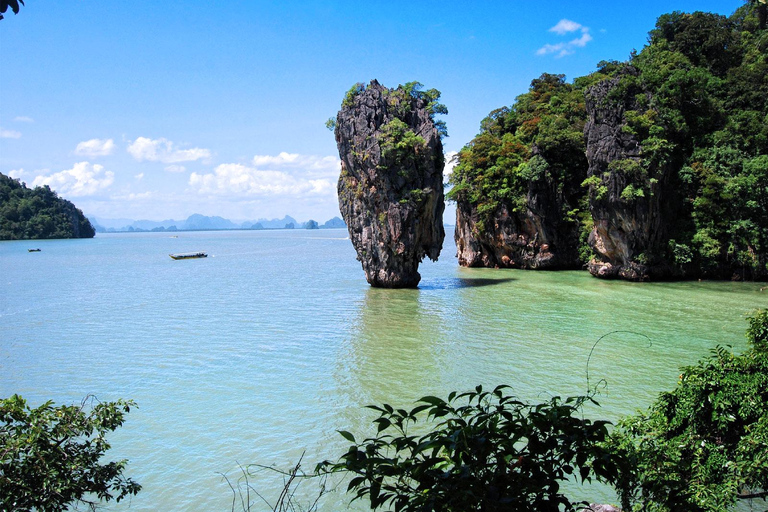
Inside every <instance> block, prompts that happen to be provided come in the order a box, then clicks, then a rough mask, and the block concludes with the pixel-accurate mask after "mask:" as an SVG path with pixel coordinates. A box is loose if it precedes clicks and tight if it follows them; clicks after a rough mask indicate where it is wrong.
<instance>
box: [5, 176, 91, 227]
mask: <svg viewBox="0 0 768 512" xmlns="http://www.w3.org/2000/svg"><path fill="white" fill-rule="evenodd" d="M95 234H96V232H95V231H94V229H93V226H92V225H91V223H90V221H89V220H88V219H87V218H85V216H84V215H83V212H81V211H80V210H79V209H78V208H77V207H75V205H74V204H72V203H71V202H69V201H67V200H66V199H62V198H60V197H59V196H58V195H57V194H56V192H54V191H53V190H51V189H50V188H49V187H48V186H47V185H44V186H42V187H36V188H34V189H30V188H27V187H26V186H25V185H24V184H23V183H19V181H18V180H15V179H13V178H10V177H8V176H5V175H4V174H0V240H33V239H45V238H92V237H93V236H94V235H95Z"/></svg>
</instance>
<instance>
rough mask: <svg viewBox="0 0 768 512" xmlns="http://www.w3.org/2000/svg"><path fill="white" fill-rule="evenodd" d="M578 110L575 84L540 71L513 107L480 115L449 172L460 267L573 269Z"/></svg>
mask: <svg viewBox="0 0 768 512" xmlns="http://www.w3.org/2000/svg"><path fill="white" fill-rule="evenodd" d="M583 109H584V96H583V92H582V91H581V87H580V86H579V85H572V84H567V83H566V82H565V80H564V76H563V75H548V74H544V75H542V76H541V77H540V78H538V79H536V80H533V82H532V83H531V88H530V90H529V92H528V93H526V94H524V95H521V96H520V97H518V101H517V102H516V104H515V105H514V106H513V107H511V108H502V109H498V110H495V111H494V112H492V113H491V114H490V115H489V116H488V117H487V118H486V119H484V120H483V122H482V124H481V127H482V131H481V132H480V133H479V134H478V135H477V136H476V137H475V138H474V139H473V140H472V142H471V143H469V144H468V145H466V146H465V147H464V148H463V149H462V150H461V151H460V152H459V154H458V157H457V158H458V163H457V165H456V168H455V169H454V173H453V175H452V177H451V182H452V183H453V185H454V187H453V189H452V190H451V192H450V194H449V197H450V198H451V199H454V200H455V201H456V231H455V235H454V236H455V239H456V247H457V256H458V258H459V264H460V265H462V266H467V267H478V266H482V267H500V268H524V269H569V268H570V269H572V268H579V267H580V266H581V263H580V259H579V238H580V234H581V231H582V226H581V220H580V213H581V210H583V209H585V208H584V207H583V206H582V205H580V201H581V199H582V196H584V192H583V190H582V188H581V182H582V181H583V180H584V179H585V178H586V170H587V161H586V158H585V156H584V141H583V138H582V132H583V128H584V119H583ZM580 209H581V210H580Z"/></svg>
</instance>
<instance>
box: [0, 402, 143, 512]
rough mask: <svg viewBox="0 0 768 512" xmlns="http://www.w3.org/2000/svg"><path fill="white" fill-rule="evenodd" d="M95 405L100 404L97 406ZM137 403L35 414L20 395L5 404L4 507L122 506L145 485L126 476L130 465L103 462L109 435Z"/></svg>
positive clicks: (49, 406)
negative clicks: (114, 503) (107, 503)
mask: <svg viewBox="0 0 768 512" xmlns="http://www.w3.org/2000/svg"><path fill="white" fill-rule="evenodd" d="M94 403H95V405H94ZM131 407H135V404H134V402H132V401H130V400H129V401H124V400H118V401H116V402H106V403H100V402H96V401H95V398H94V397H89V398H87V399H86V400H84V401H83V403H82V404H81V405H80V406H74V405H62V406H54V405H53V403H52V402H50V401H49V402H46V403H44V404H43V405H41V406H40V407H37V408H35V409H31V408H30V407H29V406H28V405H27V402H26V400H24V399H23V398H22V397H20V396H19V395H13V396H12V397H10V398H7V399H2V400H0V505H1V506H0V508H2V509H3V510H8V511H19V512H21V511H31V510H40V511H45V512H63V511H66V510H69V507H70V505H73V504H76V503H84V504H86V505H88V506H90V508H91V509H93V510H95V507H96V503H97V502H98V501H101V500H103V501H110V500H112V499H115V500H116V501H120V500H122V499H123V498H125V497H126V496H129V495H135V494H136V493H137V492H139V490H140V489H141V486H140V485H139V484H138V483H136V482H135V481H133V480H132V479H130V478H127V477H125V476H124V475H123V471H124V470H125V467H126V464H127V461H126V460H121V461H117V462H107V463H101V462H100V459H101V458H102V456H103V455H104V453H105V452H106V451H107V450H109V448H110V445H109V443H108V442H107V439H106V435H107V433H108V432H112V431H114V430H115V429H117V428H118V427H119V426H121V425H122V424H123V421H124V419H125V414H126V413H128V412H129V411H130V408H131Z"/></svg>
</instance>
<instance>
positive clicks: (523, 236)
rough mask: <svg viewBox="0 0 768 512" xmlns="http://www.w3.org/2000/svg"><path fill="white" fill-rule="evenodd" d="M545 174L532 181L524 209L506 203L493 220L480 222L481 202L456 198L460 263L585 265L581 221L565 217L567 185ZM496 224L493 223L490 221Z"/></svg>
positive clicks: (532, 266) (541, 266) (530, 266)
mask: <svg viewBox="0 0 768 512" xmlns="http://www.w3.org/2000/svg"><path fill="white" fill-rule="evenodd" d="M552 185H553V184H551V183H548V182H547V181H546V180H540V181H533V182H531V183H530V184H529V189H528V195H527V197H526V207H525V210H524V211H523V212H514V211H510V210H511V209H510V206H509V205H507V204H502V205H501V206H500V207H499V208H497V210H496V211H495V213H494V215H493V216H492V220H491V222H490V223H487V224H486V223H479V215H478V211H477V207H476V206H475V205H472V204H471V203H470V202H468V201H463V200H459V201H457V202H456V231H455V234H454V237H455V240H456V251H457V256H458V258H459V265H461V266H465V267H498V268H523V269H575V268H579V267H580V263H579V254H578V237H579V233H578V225H577V224H576V223H573V222H568V221H567V220H566V219H564V218H563V215H562V209H563V208H562V207H563V204H564V201H565V198H564V197H563V193H562V191H560V192H558V190H557V187H553V186H552ZM488 224H491V225H488Z"/></svg>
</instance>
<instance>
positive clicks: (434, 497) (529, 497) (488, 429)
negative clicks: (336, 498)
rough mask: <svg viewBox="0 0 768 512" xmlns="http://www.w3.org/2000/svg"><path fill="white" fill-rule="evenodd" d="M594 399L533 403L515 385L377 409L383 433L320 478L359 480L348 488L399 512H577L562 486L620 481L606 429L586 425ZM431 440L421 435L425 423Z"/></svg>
mask: <svg viewBox="0 0 768 512" xmlns="http://www.w3.org/2000/svg"><path fill="white" fill-rule="evenodd" d="M591 401H592V399H591V398H590V397H585V396H582V397H574V398H569V399H567V400H561V399H560V398H559V397H555V398H552V399H551V400H549V401H548V402H545V403H540V404H528V403H525V402H522V401H520V400H518V399H517V398H515V397H514V396H511V395H509V394H507V386H499V387H497V388H495V389H494V390H492V391H485V390H483V388H482V387H477V388H476V389H475V390H474V391H471V392H466V393H461V394H457V393H455V392H453V393H451V394H450V395H449V396H448V399H447V400H443V399H441V398H438V397H435V396H425V397H423V398H421V399H420V400H419V401H418V403H417V405H416V406H415V407H414V408H412V409H410V410H405V409H395V408H393V407H392V406H390V405H388V404H384V405H382V406H369V407H370V408H371V409H373V410H374V411H376V412H377V413H378V414H379V416H378V417H377V418H376V419H374V420H373V423H374V424H375V425H377V431H378V432H377V434H376V435H375V436H373V437H369V438H367V439H365V440H362V441H360V442H358V441H357V440H356V438H355V436H354V435H353V434H351V433H349V432H346V431H340V434H341V435H342V436H343V437H344V438H345V439H347V440H348V441H349V442H350V443H352V445H351V446H350V447H349V450H348V451H347V453H345V454H344V455H342V457H341V458H340V459H339V460H338V461H337V462H329V461H326V462H324V463H322V464H320V465H319V466H318V471H319V472H343V473H348V474H350V475H351V476H352V478H351V480H350V481H349V486H348V490H349V491H354V492H355V499H367V500H369V501H370V506H371V508H372V509H374V510H375V509H386V510H395V511H424V510H435V511H462V512H465V511H471V510H477V511H481V510H482V511H490V512H492V511H508V510H539V511H543V512H547V511H562V510H565V511H572V510H576V509H577V508H576V507H580V506H582V505H585V503H579V502H573V501H571V500H570V499H569V498H568V497H567V496H565V494H564V493H563V492H562V489H561V484H562V483H563V482H564V481H566V480H570V479H574V478H575V479H577V480H579V481H591V480H593V479H595V480H600V481H609V482H610V481H613V479H615V478H616V477H617V475H618V468H617V466H616V464H615V463H614V462H613V460H612V459H611V458H610V456H609V454H608V452H607V451H606V449H605V448H604V446H603V444H602V443H603V441H604V440H605V439H606V438H607V435H608V430H607V422H605V421H595V422H592V421H590V420H588V419H583V418H582V417H581V409H582V406H583V404H584V403H585V402H591ZM422 420H423V421H427V422H429V432H428V433H426V434H423V435H418V434H414V433H412V432H411V430H417V429H416V428H415V424H416V423H417V422H418V421H422Z"/></svg>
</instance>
